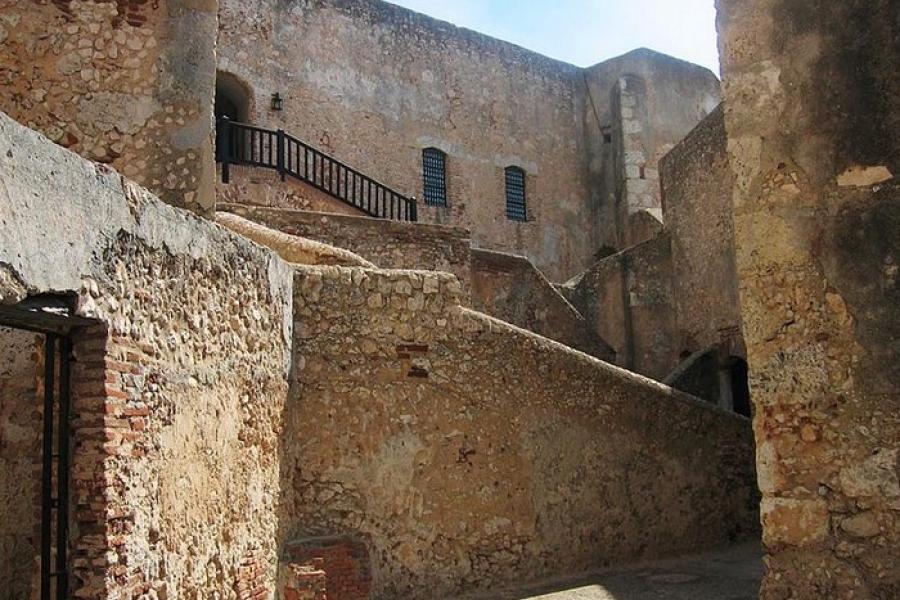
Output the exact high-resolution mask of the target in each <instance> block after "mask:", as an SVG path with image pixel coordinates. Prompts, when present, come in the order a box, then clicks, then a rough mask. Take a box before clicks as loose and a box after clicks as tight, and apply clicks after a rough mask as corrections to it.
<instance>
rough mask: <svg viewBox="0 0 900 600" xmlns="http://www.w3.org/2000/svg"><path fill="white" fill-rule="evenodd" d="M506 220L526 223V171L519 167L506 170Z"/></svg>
mask: <svg viewBox="0 0 900 600" xmlns="http://www.w3.org/2000/svg"><path fill="white" fill-rule="evenodd" d="M506 218H508V219H510V220H512V221H525V220H526V211H525V171H523V170H522V169H520V168H519V167H507V168H506Z"/></svg>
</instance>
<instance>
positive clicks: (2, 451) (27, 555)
mask: <svg viewBox="0 0 900 600" xmlns="http://www.w3.org/2000/svg"><path fill="white" fill-rule="evenodd" d="M68 311H69V307H68V302H67V300H65V299H60V298H58V297H38V298H34V299H30V300H28V301H25V302H23V303H21V304H18V305H15V306H11V307H10V306H4V307H0V361H2V364H0V479H2V481H0V487H3V488H5V489H6V490H7V491H8V492H9V494H10V496H9V497H7V498H4V501H5V502H6V503H7V504H8V506H7V507H5V508H6V509H7V513H6V516H5V517H4V519H3V521H4V522H3V524H2V525H0V535H2V537H3V538H4V539H3V544H2V546H3V547H4V549H10V548H11V549H12V551H13V552H14V553H15V556H9V557H0V558H2V562H3V563H5V564H4V566H3V567H2V568H0V571H2V572H3V577H4V578H5V583H4V587H7V588H11V593H12V597H16V598H18V597H22V598H40V600H67V599H68V598H70V589H69V586H70V577H71V570H70V560H69V547H70V536H69V533H70V512H71V511H70V503H71V498H70V494H69V487H70V486H69V477H70V470H71V457H72V448H73V438H72V435H71V418H72V415H71V368H70V367H71V357H72V342H71V337H70V333H71V331H72V329H73V327H74V326H76V325H77V324H80V323H81V322H82V321H83V320H82V319H77V318H69V317H68V314H71V313H69V312H68ZM4 495H6V494H4ZM19 504H21V510H18V509H19V508H20V507H19V506H18V505H19ZM36 506H40V512H38V511H36V510H35V509H34V507H36ZM8 591H9V590H8Z"/></svg>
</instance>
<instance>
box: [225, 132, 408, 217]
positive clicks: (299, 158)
mask: <svg viewBox="0 0 900 600" xmlns="http://www.w3.org/2000/svg"><path fill="white" fill-rule="evenodd" d="M216 162H218V163H221V165H222V182H223V183H228V181H229V178H230V173H229V166H230V165H246V166H251V167H260V168H263V169H273V170H275V171H278V174H279V175H280V176H281V179H282V181H284V179H285V178H286V177H288V176H290V177H293V178H294V179H297V180H299V181H302V182H304V183H306V184H309V185H311V186H313V187H314V188H316V189H318V190H320V191H322V192H324V193H326V194H328V195H330V196H332V197H334V198H336V199H338V200H341V201H342V202H346V203H347V204H349V205H350V206H352V207H354V208H357V209H359V210H360V211H362V212H364V213H365V214H367V215H369V216H372V217H378V218H381V219H394V220H397V221H417V220H418V210H417V207H416V200H415V198H408V197H406V196H404V195H403V194H401V193H399V192H396V191H394V190H392V189H391V188H389V187H388V186H386V185H384V184H382V183H379V182H378V181H376V180H374V179H372V178H371V177H368V176H366V175H363V174H362V173H360V172H359V171H357V170H356V169H353V168H352V167H349V166H347V165H345V164H344V163H342V162H341V161H339V160H337V159H336V158H333V157H331V156H329V155H327V154H325V153H324V152H321V151H319V150H316V149H315V148H313V147H312V146H310V145H309V144H305V143H303V142H301V141H300V140H298V139H297V138H295V137H293V136H291V135H289V134H287V133H285V132H284V131H282V130H280V129H279V130H274V131H273V130H271V129H263V128H262V127H256V126H254V125H247V124H246V123H237V122H235V121H230V120H228V119H225V118H222V119H219V120H218V121H217V123H216Z"/></svg>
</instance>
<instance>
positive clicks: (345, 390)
mask: <svg viewBox="0 0 900 600" xmlns="http://www.w3.org/2000/svg"><path fill="white" fill-rule="evenodd" d="M0 140H2V141H0V145H2V147H0V155H3V156H5V157H6V158H5V159H4V161H2V162H0V180H2V181H3V182H4V187H3V188H2V189H3V192H2V193H3V194H4V197H3V201H4V206H6V207H8V208H9V210H10V213H9V214H10V217H9V218H8V219H6V220H5V221H4V223H3V227H2V228H0V236H2V238H0V239H2V244H0V263H2V264H3V265H4V268H3V271H2V274H0V281H2V282H3V288H2V298H3V299H4V304H9V303H12V302H15V301H17V300H20V299H22V298H24V297H25V296H33V295H34V294H38V293H42V292H52V293H65V292H68V293H70V294H73V295H74V297H75V298H77V312H78V314H79V315H80V316H82V317H86V318H89V319H91V320H92V321H93V322H95V323H96V325H94V326H91V327H89V328H88V329H82V330H79V331H77V332H76V334H75V336H74V337H75V353H76V356H77V357H79V358H78V361H77V363H78V365H79V367H78V369H79V370H78V373H77V376H76V378H75V396H74V410H75V412H76V418H75V421H74V432H73V439H74V444H75V449H74V455H75V457H76V458H75V465H74V467H73V473H74V475H73V502H75V505H76V508H77V510H76V511H74V513H73V514H74V515H76V517H75V519H76V522H75V525H74V527H73V531H74V532H75V538H74V540H73V548H74V554H75V556H77V557H80V558H79V560H76V562H75V567H74V571H73V576H74V578H75V579H74V581H75V582H76V589H77V590H78V593H79V594H80V595H81V596H87V597H98V598H101V597H102V598H122V599H124V598H129V597H134V596H137V595H140V594H151V595H152V594H156V595H157V596H168V597H172V596H174V595H178V596H181V595H195V596H197V597H210V596H213V595H216V594H219V595H226V596H228V595H230V594H234V595H236V596H237V597H239V598H245V597H248V598H249V597H257V596H259V595H260V594H262V595H265V594H268V593H271V592H274V590H275V585H276V575H278V574H279V573H280V574H281V575H278V577H279V578H280V579H278V580H279V581H282V582H283V583H284V585H285V586H289V587H291V589H293V590H295V591H297V590H301V591H302V593H303V594H305V597H308V598H314V597H315V594H316V593H318V592H317V591H316V590H319V591H321V585H322V577H323V575H322V572H321V571H320V570H317V568H316V567H317V564H313V565H297V564H293V563H291V562H290V561H288V560H282V559H283V558H284V557H285V556H286V554H285V553H287V555H290V552H289V550H290V549H291V548H297V547H298V543H302V542H303V539H304V538H305V537H306V536H310V535H313V536H317V535H342V536H350V537H351V538H352V540H355V541H356V542H362V543H363V545H364V547H365V548H366V550H367V551H368V552H369V557H368V559H366V560H369V561H371V562H370V563H368V564H371V568H372V571H371V586H372V590H374V592H373V593H375V594H378V595H379V596H378V597H386V598H387V597H398V598H399V597H405V598H413V597H422V598H426V597H433V594H434V590H435V589H439V590H447V591H450V590H460V591H461V590H473V591H478V590H480V591H488V590H490V589H491V586H493V585H494V584H497V583H509V582H512V581H518V580H521V579H522V578H525V577H527V578H537V577H541V576H543V575H545V574H550V573H551V572H553V573H558V571H559V566H560V565H561V564H565V565H569V566H567V567H566V569H569V568H571V569H573V570H575V569H580V568H582V567H584V568H586V567H589V566H592V565H597V564H603V563H606V562H615V561H619V560H625V559H630V558H637V557H642V556H651V555H657V554H659V553H665V552H669V551H679V550H681V549H686V548H697V547H705V546H707V545H714V544H717V543H721V542H723V541H726V540H729V539H733V537H734V536H738V537H740V536H743V535H751V534H752V532H753V530H754V527H755V522H756V517H755V505H756V502H755V500H754V491H753V484H752V482H753V474H752V460H751V456H752V452H751V446H750V438H749V431H748V430H747V428H746V421H745V420H743V419H741V418H739V417H736V416H734V415H731V414H728V413H726V412H723V411H719V410H718V409H716V408H714V407H711V406H709V405H707V404H704V403H701V402H699V401H698V400H696V399H693V398H690V397H687V396H683V395H680V394H678V393H675V392H673V391H672V390H671V389H669V388H666V387H665V386H661V385H659V384H656V383H653V382H650V381H648V380H646V379H643V378H641V377H639V376H636V375H633V374H629V373H627V372H625V371H620V370H618V369H616V368H615V367H612V366H609V365H607V364H605V363H602V362H600V361H597V360H595V359H592V358H590V357H588V356H586V355H584V354H581V353H578V352H576V351H573V350H571V349H569V348H566V347H565V346H562V345H559V344H556V343H554V342H551V341H549V340H546V339H545V338H541V337H539V336H536V335H534V334H531V333H528V332H525V331H524V330H520V329H517V328H515V327H513V326H511V325H508V324H506V323H503V322H500V321H496V320H493V319H491V318H489V317H487V316H485V315H483V314H480V313H477V312H474V311H472V310H471V309H465V308H463V307H461V306H460V299H461V298H462V297H463V286H462V285H461V284H460V282H459V281H458V280H457V279H456V278H455V277H454V276H453V275H451V274H442V273H437V272H434V271H428V272H417V271H408V270H395V271H383V270H378V269H372V268H370V267H356V268H347V267H322V266H306V267H298V266H295V267H294V268H293V269H294V271H295V274H294V275H293V278H295V279H296V286H297V287H296V289H295V291H294V292H293V293H292V292H291V289H292V285H293V279H292V273H291V268H289V267H288V265H287V264H286V263H285V262H283V261H282V260H280V259H279V258H277V257H276V256H275V255H273V254H271V253H270V252H268V251H267V250H265V249H262V248H260V247H259V246H257V245H256V244H253V243H251V242H249V241H247V240H245V239H243V238H241V237H239V236H237V235H234V234H231V233H228V232H226V231H224V230H223V229H222V228H220V227H218V226H216V225H214V224H211V223H209V222H207V221H204V220H202V219H200V218H198V217H195V216H193V215H190V214H189V213H185V212H183V211H179V210H178V209H175V208H171V207H168V206H166V205H165V204H163V203H161V202H159V201H158V200H157V199H155V198H154V197H152V196H151V195H150V194H148V193H147V192H145V191H144V190H142V189H140V188H138V187H137V186H135V185H134V184H132V183H130V182H128V181H126V180H124V179H122V178H121V177H120V176H119V175H118V174H116V173H114V172H112V171H109V170H106V169H104V168H103V167H101V166H97V165H93V164H91V163H88V162H86V161H84V160H83V159H81V158H79V157H77V156H75V155H74V154H71V153H69V152H67V151H66V150H64V149H62V148H59V147H58V146H55V145H53V144H52V143H50V142H49V141H48V140H46V139H44V138H43V137H41V136H40V135H39V134H37V133H35V132H33V131H30V130H27V129H25V128H23V127H21V126H20V125H18V124H16V123H14V122H13V121H12V120H10V119H8V118H6V117H5V116H4V117H2V118H0ZM48 168H49V169H51V170H53V172H55V173H57V175H58V177H59V179H48V178H46V177H45V176H44V173H45V171H46V170H47V169H48ZM59 181H64V182H65V185H62V186H60V185H59ZM34 194H37V195H38V196H39V197H41V200H42V202H41V204H40V205H37V204H35V203H33V202H31V198H33V197H34ZM48 215H50V216H49V217H48ZM85 232H88V235H85ZM37 246H40V248H41V250H40V252H38V251H37ZM150 290H153V292H152V293H150ZM292 331H293V334H292V333H291V332H292ZM10 341H12V340H10ZM289 364H290V365H292V368H290V369H289ZM289 372H292V373H293V378H289ZM557 372H565V373H566V376H564V377H562V378H561V379H560V380H559V381H558V382H557V383H555V384H553V385H549V382H552V381H554V379H555V378H554V377H551V375H550V374H551V373H557ZM363 382H364V383H363ZM289 384H290V389H289ZM3 389H10V388H9V387H8V386H4V388H3ZM20 396H21V395H20ZM340 398H343V400H339V399H340ZM6 400H7V399H6V398H4V406H6ZM411 402H412V404H410V403H411ZM426 406H427V407H429V408H427V409H426V408H424V407H426ZM523 406H530V407H532V409H533V410H531V411H525V413H523V412H522V407H523ZM379 407H380V408H379ZM529 412H531V413H533V414H532V416H530V417H528V418H527V419H525V418H523V416H522V415H523V414H526V413H529ZM4 415H7V417H5V418H8V413H7V412H4ZM435 419H437V420H439V421H441V422H442V423H444V425H443V428H442V427H440V426H439V427H438V428H437V429H435V428H434V426H435V425H436V424H437V423H436V421H435ZM648 423H649V424H651V425H653V426H651V427H650V428H649V429H648ZM673 423H674V424H676V425H675V426H673ZM10 425H11V422H10V421H7V420H4V421H3V422H2V424H0V431H3V432H8V431H10ZM332 428H334V429H333V430H332ZM687 431H703V432H705V434H704V436H703V437H702V438H701V439H689V438H688V436H687V435H685V432H687ZM573 439H577V440H581V443H579V444H578V445H577V448H576V447H575V446H572V447H569V446H568V445H567V444H568V442H566V440H570V441H571V440H573ZM361 444H362V446H361ZM607 444H613V445H614V447H616V448H617V449H618V450H617V451H621V453H620V454H616V453H613V452H611V451H608V450H604V448H605V447H606V446H605V445H607ZM626 449H629V450H628V451H627V452H626V451H625V450H626ZM585 453H587V454H585ZM592 460H595V461H597V468H596V469H592V470H590V473H588V472H586V471H585V467H584V465H585V461H592ZM7 472H9V470H8V469H7V468H6V465H4V466H3V469H0V473H7ZM661 473H666V474H667V476H666V477H661V476H660V474H661ZM474 477H477V478H478V479H479V481H482V480H483V485H481V484H479V485H475V484H473V482H472V481H473V480H472V478H474ZM638 478H646V479H638ZM398 486H399V487H398ZM401 488H402V489H403V493H399V491H400V489H401ZM648 490H649V491H648ZM426 498H427V499H428V502H427V504H426V503H425V499H426ZM648 498H653V499H654V500H653V502H648V501H647V499H648ZM279 507H280V508H279ZM698 507H700V508H699V509H698ZM703 507H707V508H703ZM475 515H481V516H482V517H483V516H484V515H494V516H493V517H492V518H490V519H483V518H481V517H476V516H475ZM538 515H540V518H538ZM661 515H664V517H661ZM459 519H463V521H462V523H464V522H465V521H466V520H468V521H469V522H470V524H469V525H460V523H461V521H459ZM437 540H444V541H443V542H441V543H439V544H437V545H436V541H437ZM601 542H602V543H601ZM8 547H10V546H9V545H8V544H7V543H6V542H5V541H4V543H3V544H0V548H8ZM338 550H340V549H338ZM336 554H337V555H339V556H340V555H342V554H341V552H340V551H338V552H336ZM294 555H296V554H294ZM279 561H280V565H279ZM325 574H326V575H325V576H326V577H327V570H326V571H325ZM436 586H437V587H436ZM299 593H300V592H298V594H299ZM301 597H304V596H301Z"/></svg>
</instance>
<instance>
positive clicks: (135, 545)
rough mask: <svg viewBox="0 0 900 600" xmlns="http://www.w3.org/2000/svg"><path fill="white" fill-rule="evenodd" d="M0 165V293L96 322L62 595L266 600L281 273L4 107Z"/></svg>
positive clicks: (242, 244)
mask: <svg viewBox="0 0 900 600" xmlns="http://www.w3.org/2000/svg"><path fill="white" fill-rule="evenodd" d="M0 156H3V157H4V159H3V161H0V181H2V182H3V184H4V185H3V186H2V187H0V205H2V206H3V207H4V219H3V222H2V225H0V265H2V268H0V298H2V301H3V303H4V304H9V303H14V302H17V301H19V300H21V299H23V298H24V297H26V296H31V295H35V294H39V293H55V294H64V293H68V294H70V295H72V297H74V298H75V299H76V304H77V309H76V310H77V313H78V314H79V315H80V316H82V317H87V318H90V319H92V320H94V321H96V322H97V323H98V325H96V326H95V327H93V328H91V329H90V330H86V331H81V332H78V333H76V334H75V354H76V356H77V357H80V358H79V360H78V363H77V364H78V369H77V371H76V373H75V374H74V375H73V379H74V382H73V385H74V388H75V389H74V399H73V410H74V412H75V415H74V417H75V419H74V423H73V428H74V430H73V438H74V441H75V452H74V456H75V463H74V464H73V467H72V492H71V493H72V498H73V502H74V503H75V507H74V510H73V512H72V515H73V519H74V520H75V522H74V523H73V524H72V526H73V529H72V531H73V535H74V539H73V554H72V557H73V569H74V575H75V576H74V580H73V587H74V589H73V593H74V595H75V596H77V597H88V598H99V597H103V598H110V599H122V600H124V599H126V598H134V597H138V596H141V595H142V594H147V595H146V596H144V597H169V598H173V597H196V598H208V597H216V596H222V597H231V598H239V599H244V598H250V597H253V598H257V597H263V596H265V594H266V593H268V592H270V591H272V590H273V589H274V585H275V568H276V562H277V553H276V546H275V539H276V537H277V526H276V522H275V519H274V514H275V507H276V503H277V500H278V498H277V490H278V480H279V465H278V449H279V445H278V433H279V431H280V428H281V411H282V407H283V402H284V399H285V397H286V391H287V367H288V362H289V361H288V356H289V350H288V349H289V343H290V331H291V320H290V318H289V314H290V306H291V293H290V290H291V285H292V279H291V277H290V274H289V270H288V269H287V267H286V266H285V264H284V263H283V262H282V261H281V260H280V259H278V258H277V257H275V256H274V255H273V254H271V253H269V252H268V251H265V250H263V249H262V248H260V247H259V246H256V245H255V244H252V243H250V242H247V241H245V240H244V239H243V238H240V237H238V236H235V235H233V234H231V233H228V232H227V231H225V230H224V229H222V228H220V227H218V226H216V225H213V224H211V223H209V222H207V221H204V220H201V219H199V218H197V217H195V216H193V215H191V214H190V213H187V212H185V211H181V210H178V209H175V208H171V207H169V206H166V205H165V204H162V203H161V202H160V201H159V200H157V199H156V198H154V197H152V196H150V195H149V194H148V193H147V192H146V191H144V190H142V189H140V188H138V187H136V186H135V185H134V184H132V183H129V182H127V181H125V180H123V179H122V178H121V176H119V175H118V174H116V173H114V172H112V171H110V170H109V169H105V168H103V167H102V166H98V165H94V164H90V163H88V162H86V161H84V160H82V159H80V158H79V157H77V156H75V155H74V154H72V153H70V152H67V151H66V150H64V149H62V148H59V147H58V146H55V145H53V144H51V143H50V142H49V141H48V140H46V139H44V138H43V137H41V136H40V135H39V134H37V133H35V132H32V131H29V130H27V129H24V128H23V127H21V126H19V125H17V124H16V123H14V122H13V121H12V120H10V119H9V118H7V117H6V116H3V115H0ZM48 172H53V173H55V177H53V178H48V177H47V173H48ZM36 197H37V198H39V199H40V202H35V201H34V198H36ZM4 434H5V432H4ZM4 443H5V440H4ZM3 548H4V552H5V551H6V547H5V546H3ZM10 560H13V557H10V556H7V555H5V554H4V555H3V556H0V564H5V563H7V562H8V561H10Z"/></svg>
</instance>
